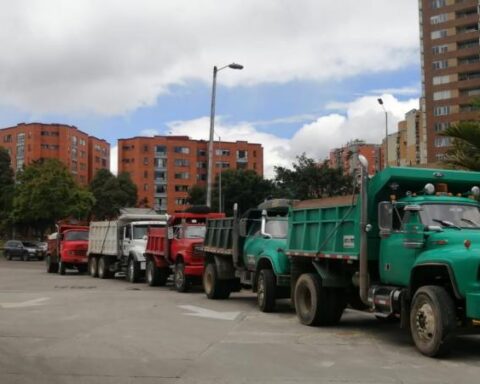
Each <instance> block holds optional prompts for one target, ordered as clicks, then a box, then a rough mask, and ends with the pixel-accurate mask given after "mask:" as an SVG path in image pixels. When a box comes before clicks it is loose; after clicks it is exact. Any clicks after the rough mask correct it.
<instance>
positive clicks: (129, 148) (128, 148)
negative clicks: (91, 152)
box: [95, 144, 135, 151]
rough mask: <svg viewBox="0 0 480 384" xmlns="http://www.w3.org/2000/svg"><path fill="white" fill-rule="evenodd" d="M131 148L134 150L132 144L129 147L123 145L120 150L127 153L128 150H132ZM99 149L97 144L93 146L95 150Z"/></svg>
mask: <svg viewBox="0 0 480 384" xmlns="http://www.w3.org/2000/svg"><path fill="white" fill-rule="evenodd" d="M133 148H135V145H133V144H131V145H130V144H127V145H124V146H123V147H122V149H123V150H124V151H129V150H131V149H133ZM99 149H100V146H99V145H98V144H97V145H95V150H97V151H98V150H99Z"/></svg>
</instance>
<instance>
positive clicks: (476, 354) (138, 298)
mask: <svg viewBox="0 0 480 384" xmlns="http://www.w3.org/2000/svg"><path fill="white" fill-rule="evenodd" d="M479 375H480V337H473V336H470V337H462V338H459V339H458V342H457V344H456V346H455V349H454V352H453V353H452V354H451V355H450V356H449V357H448V358H446V359H441V360H440V359H438V360H434V359H429V358H426V357H423V356H422V355H420V354H419V353H418V352H417V351H416V349H415V348H414V347H413V345H412V343H411V341H410V338H409V335H408V334H407V333H406V332H404V331H401V330H399V329H398V328H397V325H395V324H381V323H379V322H378V321H377V320H375V319H374V318H373V317H371V316H370V315H367V314H363V313H359V312H355V311H346V312H345V314H344V316H343V318H342V322H341V324H340V325H339V326H337V327H332V328H309V327H305V326H302V325H300V324H299V323H298V322H297V319H296V316H295V313H294V312H293V311H292V310H291V309H290V307H289V304H288V302H287V301H285V302H284V303H283V304H282V305H281V306H280V309H279V311H278V313H274V314H265V313H261V312H259V311H258V310H257V308H256V301H255V296H254V295H253V294H251V293H242V294H233V295H232V298H231V299H230V300H227V301H210V300H207V299H206V297H205V295H204V294H203V293H202V292H201V290H200V289H198V290H196V291H194V292H191V293H187V294H179V293H177V292H174V291H173V290H172V289H171V288H170V287H164V288H151V287H148V286H147V285H145V284H129V283H126V282H125V281H124V280H123V279H114V280H99V279H93V278H91V277H89V276H82V275H77V274H76V273H75V272H73V271H72V272H71V273H69V274H67V275H66V276H59V275H57V274H47V273H45V271H44V265H43V263H42V262H36V261H30V262H22V261H6V260H5V259H3V257H2V258H1V259H0V383H2V384H7V383H8V384H10V383H22V384H23V383H35V384H40V383H62V384H63V383H82V384H83V383H115V384H122V383H319V382H321V383H452V382H459V383H478V377H479Z"/></svg>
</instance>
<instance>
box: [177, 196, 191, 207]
mask: <svg viewBox="0 0 480 384" xmlns="http://www.w3.org/2000/svg"><path fill="white" fill-rule="evenodd" d="M175 204H176V205H187V204H188V202H187V199H186V198H184V197H179V198H176V199H175Z"/></svg>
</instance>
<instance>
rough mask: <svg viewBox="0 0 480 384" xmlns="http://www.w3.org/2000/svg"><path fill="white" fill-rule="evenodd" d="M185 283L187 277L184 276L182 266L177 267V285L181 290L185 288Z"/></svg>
mask: <svg viewBox="0 0 480 384" xmlns="http://www.w3.org/2000/svg"><path fill="white" fill-rule="evenodd" d="M184 281H185V277H184V276H183V271H182V269H181V268H180V266H179V265H177V268H175V285H176V286H177V287H179V288H180V287H182V286H183V282H184Z"/></svg>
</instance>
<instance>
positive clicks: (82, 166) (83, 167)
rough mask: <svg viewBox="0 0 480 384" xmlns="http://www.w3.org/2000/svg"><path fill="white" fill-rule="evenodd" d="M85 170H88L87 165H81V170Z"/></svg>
mask: <svg viewBox="0 0 480 384" xmlns="http://www.w3.org/2000/svg"><path fill="white" fill-rule="evenodd" d="M85 169H87V165H86V164H85V163H80V170H81V171H84V170H85Z"/></svg>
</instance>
